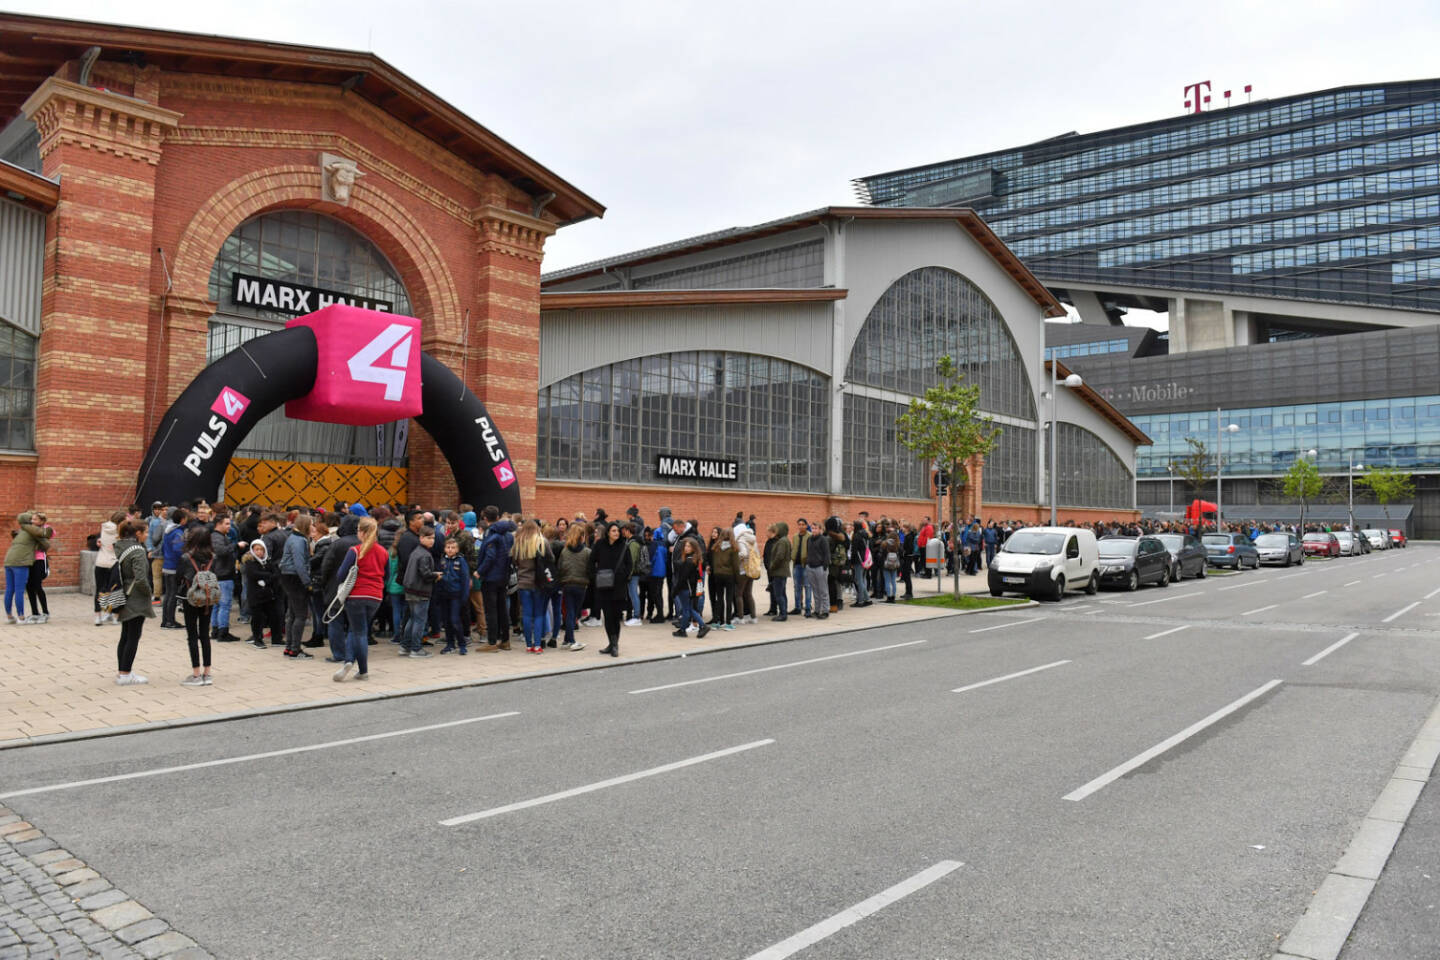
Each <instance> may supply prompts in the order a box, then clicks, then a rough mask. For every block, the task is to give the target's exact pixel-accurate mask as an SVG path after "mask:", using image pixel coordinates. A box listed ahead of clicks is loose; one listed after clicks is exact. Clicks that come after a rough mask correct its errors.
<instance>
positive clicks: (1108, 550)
mask: <svg viewBox="0 0 1440 960" xmlns="http://www.w3.org/2000/svg"><path fill="white" fill-rule="evenodd" d="M1100 556H1102V557H1133V556H1135V541H1134V540H1101V541H1100Z"/></svg>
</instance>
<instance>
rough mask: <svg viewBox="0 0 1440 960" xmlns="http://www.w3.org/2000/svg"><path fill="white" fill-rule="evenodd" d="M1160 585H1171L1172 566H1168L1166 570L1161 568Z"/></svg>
mask: <svg viewBox="0 0 1440 960" xmlns="http://www.w3.org/2000/svg"><path fill="white" fill-rule="evenodd" d="M1160 586H1162V587H1168V586H1170V568H1169V567H1166V568H1165V569H1164V570H1161V571H1160Z"/></svg>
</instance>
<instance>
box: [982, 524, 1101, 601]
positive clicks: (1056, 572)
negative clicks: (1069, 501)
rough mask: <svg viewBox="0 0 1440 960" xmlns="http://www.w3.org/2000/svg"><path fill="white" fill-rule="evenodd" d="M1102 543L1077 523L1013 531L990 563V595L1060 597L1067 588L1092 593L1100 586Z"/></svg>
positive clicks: (1040, 597)
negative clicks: (1071, 525)
mask: <svg viewBox="0 0 1440 960" xmlns="http://www.w3.org/2000/svg"><path fill="white" fill-rule="evenodd" d="M1099 562H1100V547H1099V545H1098V544H1096V542H1095V534H1094V533H1093V532H1091V531H1089V530H1083V529H1080V528H1077V527H1024V528H1022V529H1020V530H1016V531H1015V532H1014V533H1012V534H1010V539H1008V540H1006V541H1005V543H1004V545H1002V546H1001V547H1000V552H999V553H997V554H995V561H994V562H993V563H991V564H990V596H992V597H998V596H1000V595H1001V594H1002V593H1023V594H1026V595H1027V596H1030V597H1034V598H1037V599H1044V600H1059V599H1060V598H1061V597H1063V596H1064V595H1065V591H1066V590H1084V591H1085V592H1086V593H1090V594H1093V593H1094V592H1095V590H1096V588H1097V587H1098V586H1099V583H1100V581H1099V576H1100V574H1099V570H1098V564H1099Z"/></svg>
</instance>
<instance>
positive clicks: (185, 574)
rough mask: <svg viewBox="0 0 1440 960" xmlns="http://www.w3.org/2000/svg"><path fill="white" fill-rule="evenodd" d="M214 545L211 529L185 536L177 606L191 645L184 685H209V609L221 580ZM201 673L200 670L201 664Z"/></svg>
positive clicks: (200, 529)
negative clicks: (181, 612) (188, 672)
mask: <svg viewBox="0 0 1440 960" xmlns="http://www.w3.org/2000/svg"><path fill="white" fill-rule="evenodd" d="M214 565H215V548H214V545H213V544H211V542H210V529H209V528H208V527H196V528H195V529H194V530H192V531H190V536H188V537H187V538H186V539H185V553H184V555H182V556H181V557H180V568H179V569H178V570H176V571H175V575H176V576H177V577H179V578H180V596H181V598H182V599H181V602H180V606H181V607H182V608H183V610H184V614H185V643H186V645H187V646H188V647H189V648H190V676H188V677H186V678H184V679H183V680H181V681H180V682H181V683H182V684H184V685H185V686H187V687H207V686H209V685H210V683H211V680H210V608H211V607H212V606H214V605H215V604H216V603H218V602H219V601H220V580H219V578H218V577H216V576H215V571H214ZM202 660H203V664H204V672H203V673H202V672H201V664H202Z"/></svg>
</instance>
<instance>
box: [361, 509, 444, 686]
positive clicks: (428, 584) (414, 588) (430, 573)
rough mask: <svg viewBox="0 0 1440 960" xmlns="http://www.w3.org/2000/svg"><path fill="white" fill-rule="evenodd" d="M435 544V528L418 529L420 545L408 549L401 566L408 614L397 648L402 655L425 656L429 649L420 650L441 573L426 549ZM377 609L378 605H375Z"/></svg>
mask: <svg viewBox="0 0 1440 960" xmlns="http://www.w3.org/2000/svg"><path fill="white" fill-rule="evenodd" d="M433 546H435V528H434V527H424V528H422V529H421V531H420V546H419V547H417V548H416V549H414V550H411V551H410V562H409V563H408V564H406V566H405V579H404V580H403V581H402V582H403V584H404V586H405V602H406V604H408V605H409V607H410V616H409V618H408V619H406V621H405V636H404V639H403V640H402V642H401V648H402V650H403V651H404V654H405V655H406V656H410V657H428V656H430V651H428V650H423V649H421V646H422V644H423V643H424V642H425V633H426V631H427V630H428V629H429V627H430V596H431V594H432V593H433V592H434V590H435V581H436V580H437V579H439V578H440V577H441V576H442V574H440V573H438V572H436V570H435V555H434V554H433V553H431V552H430V548H431V547H433ZM376 609H377V610H378V609H379V606H378V605H377V606H376Z"/></svg>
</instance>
